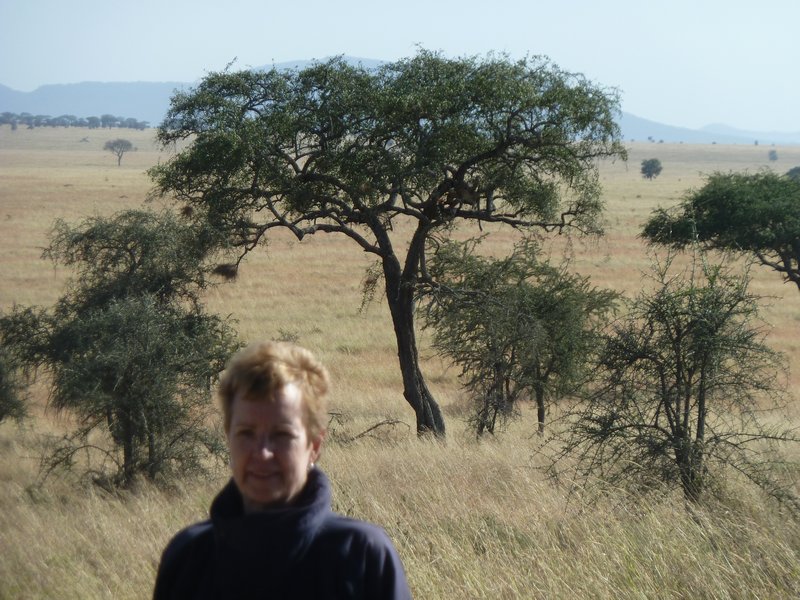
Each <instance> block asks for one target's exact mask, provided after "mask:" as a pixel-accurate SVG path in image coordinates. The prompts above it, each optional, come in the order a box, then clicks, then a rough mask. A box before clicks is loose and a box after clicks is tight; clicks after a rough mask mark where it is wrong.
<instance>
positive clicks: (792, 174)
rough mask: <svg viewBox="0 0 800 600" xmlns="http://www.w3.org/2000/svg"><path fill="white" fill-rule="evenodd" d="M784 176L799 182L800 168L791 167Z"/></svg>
mask: <svg viewBox="0 0 800 600" xmlns="http://www.w3.org/2000/svg"><path fill="white" fill-rule="evenodd" d="M786 176H787V177H788V178H789V179H794V180H795V181H800V167H792V168H791V169H789V170H788V171H786Z"/></svg>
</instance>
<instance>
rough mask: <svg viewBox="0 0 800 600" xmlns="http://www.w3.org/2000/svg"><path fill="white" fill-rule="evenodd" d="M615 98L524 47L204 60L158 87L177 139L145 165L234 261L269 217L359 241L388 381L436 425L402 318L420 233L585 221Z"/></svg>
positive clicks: (415, 279)
mask: <svg viewBox="0 0 800 600" xmlns="http://www.w3.org/2000/svg"><path fill="white" fill-rule="evenodd" d="M618 114H619V102H618V98H617V95H616V93H615V92H614V91H613V90H608V89H604V88H602V87H600V86H597V85H595V84H593V83H591V82H590V81H587V80H586V79H585V78H584V77H582V76H580V75H574V74H570V73H566V72H564V71H562V70H560V69H558V68H557V67H555V66H553V65H552V64H550V63H549V62H547V61H546V60H543V59H539V58H530V59H526V60H521V61H510V60H508V59H507V58H505V57H493V56H489V57H486V58H461V59H447V58H444V57H442V56H440V55H438V54H435V53H432V52H428V51H424V50H423V51H420V52H419V53H418V54H417V55H416V56H414V57H412V58H409V59H405V60H400V61H398V62H394V63H390V64H386V65H384V66H382V67H380V68H378V69H375V70H367V69H365V68H362V67H360V66H352V65H349V64H347V63H346V62H345V61H344V60H342V59H340V58H335V59H331V60H329V61H327V62H323V63H318V64H315V65H313V66H311V67H309V68H307V69H304V70H300V71H296V70H289V71H282V70H277V69H272V70H269V71H266V72H263V71H242V72H223V73H212V74H210V75H208V76H207V77H206V78H205V79H204V80H203V81H202V82H200V84H199V85H198V86H197V87H196V88H195V89H193V90H190V91H187V92H180V93H178V94H176V95H175V96H174V97H173V99H172V104H171V108H170V110H169V112H168V114H167V117H166V119H165V120H164V122H163V123H162V125H161V126H160V128H159V133H158V137H159V139H160V141H161V142H162V143H163V144H165V145H170V144H173V143H176V142H181V141H191V144H190V145H189V146H188V147H187V148H186V149H185V150H183V151H181V152H179V153H178V154H176V155H175V156H174V157H173V158H172V159H171V160H169V161H168V162H166V163H164V164H162V165H159V166H157V167H155V168H153V169H152V171H151V174H152V176H153V178H154V181H155V184H156V192H157V193H159V194H161V195H165V196H170V197H172V198H174V199H175V201H177V202H179V203H183V204H186V205H189V206H191V208H192V214H193V218H195V219H197V220H198V221H203V222H205V223H207V224H208V225H210V226H211V227H212V228H213V229H214V230H216V231H218V232H220V234H221V235H222V236H224V237H225V238H226V239H227V244H228V248H229V249H230V250H231V251H232V252H234V255H235V259H234V264H239V262H240V261H241V260H242V259H243V257H244V256H245V255H246V254H247V253H248V252H250V251H252V250H254V249H255V248H256V247H257V246H258V245H259V243H260V242H261V241H263V240H264V239H265V238H266V237H267V236H268V234H269V232H270V231H271V230H272V229H275V228H278V227H280V228H285V229H288V230H289V231H291V232H292V233H293V234H294V235H295V236H296V237H297V238H298V239H303V238H304V237H305V236H307V235H311V234H316V233H335V234H341V235H344V236H347V237H348V238H349V239H350V240H352V241H353V243H354V244H355V246H356V247H357V248H359V249H360V250H362V251H365V252H368V253H371V254H373V255H375V257H376V259H377V261H378V263H379V264H380V267H381V271H382V274H383V281H384V287H385V291H386V300H387V302H388V305H389V309H390V313H391V318H392V322H393V326H394V331H395V334H396V337H397V346H398V358H399V362H400V369H401V373H402V375H403V388H404V396H405V398H406V400H407V402H408V403H409V404H410V405H411V407H412V408H413V409H414V411H415V414H416V418H417V429H418V431H420V432H424V431H433V432H435V433H440V434H441V433H444V421H443V419H442V416H441V411H440V410H439V407H438V405H437V404H436V402H435V400H434V399H433V397H432V395H431V393H430V391H429V390H428V388H427V386H426V384H425V380H424V377H423V375H422V372H421V370H420V368H419V364H418V350H417V342H416V334H415V329H414V299H415V296H416V294H417V291H418V289H419V287H420V286H424V285H425V284H426V282H428V281H429V280H430V275H429V273H428V272H427V270H426V266H425V265H426V252H427V251H428V245H429V243H430V242H431V240H432V238H433V237H435V236H446V235H447V233H448V232H449V231H450V229H451V228H452V226H453V225H454V224H455V223H457V222H459V221H469V222H473V223H496V224H502V225H507V226H510V227H515V228H519V229H536V230H539V231H542V232H544V231H561V230H568V229H574V230H578V231H583V232H598V231H599V226H598V219H597V218H598V215H599V213H600V211H601V201H600V187H599V183H598V173H597V165H598V160H599V159H602V158H606V157H624V155H625V153H624V150H623V148H622V146H621V144H620V142H619V137H620V132H619V128H618V126H617V124H616V122H615V118H616V117H617V115H618ZM400 223H406V224H407V226H405V227H396V225H398V224H400ZM409 230H410V234H409V233H407V232H408V231H409Z"/></svg>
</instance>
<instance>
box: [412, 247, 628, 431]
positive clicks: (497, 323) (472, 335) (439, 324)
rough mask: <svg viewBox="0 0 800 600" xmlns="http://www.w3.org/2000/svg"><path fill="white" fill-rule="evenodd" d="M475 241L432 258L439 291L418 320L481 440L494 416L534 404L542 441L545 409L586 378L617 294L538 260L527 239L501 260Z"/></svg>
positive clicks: (432, 291) (433, 291) (505, 415)
mask: <svg viewBox="0 0 800 600" xmlns="http://www.w3.org/2000/svg"><path fill="white" fill-rule="evenodd" d="M475 243H476V242H475V241H469V242H466V243H457V242H449V243H447V244H445V245H444V246H442V247H441V248H439V249H438V251H437V252H436V254H435V255H434V256H433V257H432V259H431V265H430V270H431V272H432V273H433V274H435V275H436V281H437V285H436V286H434V287H432V288H431V289H430V291H429V292H428V293H427V294H426V295H425V300H426V301H427V305H426V310H425V311H424V313H423V315H424V318H425V321H426V323H427V325H428V326H429V327H432V328H433V330H434V336H433V345H434V347H435V348H436V349H437V350H439V351H440V352H442V353H443V354H445V355H446V356H448V357H449V358H450V359H451V360H452V361H453V363H454V364H456V365H457V366H458V367H460V369H461V377H462V381H463V382H464V386H465V388H466V389H467V391H468V393H469V394H470V396H471V397H472V399H473V401H474V407H475V411H474V414H473V416H472V418H471V423H472V425H473V426H474V428H475V431H476V433H477V435H478V436H481V435H483V434H484V433H485V432H488V433H494V431H495V426H496V425H497V424H498V423H497V421H498V418H499V419H500V420H501V422H500V424H503V422H504V421H505V420H506V419H508V418H509V417H510V416H512V415H514V414H515V410H516V406H517V404H518V403H519V402H520V401H524V400H533V401H534V402H535V403H536V411H537V422H538V430H539V433H540V434H542V433H544V429H545V417H546V411H547V404H548V402H550V401H554V400H557V399H559V398H561V397H563V396H564V395H566V394H570V393H574V392H575V391H576V390H578V389H580V387H581V386H582V385H583V384H584V382H585V379H586V377H587V375H589V373H588V372H587V368H588V365H589V356H590V355H591V354H592V352H593V351H594V350H595V349H596V347H597V345H598V341H599V327H600V325H601V324H602V323H603V321H604V318H605V316H606V315H607V314H608V313H609V311H610V310H612V308H613V303H614V300H615V298H616V294H614V293H613V292H610V291H605V290H598V289H596V288H592V287H591V286H590V285H589V281H588V279H587V278H584V277H581V276H579V275H575V274H571V273H569V272H568V271H567V269H566V265H562V266H560V267H553V266H551V265H550V264H549V263H548V262H547V261H542V260H540V259H539V258H538V255H539V248H538V245H537V244H535V243H532V242H531V241H527V242H524V243H522V244H519V245H518V246H517V247H516V248H515V249H514V251H513V252H512V254H511V255H509V256H508V257H506V258H503V259H493V258H486V257H480V256H476V255H475V254H474V252H473V247H474V244H475Z"/></svg>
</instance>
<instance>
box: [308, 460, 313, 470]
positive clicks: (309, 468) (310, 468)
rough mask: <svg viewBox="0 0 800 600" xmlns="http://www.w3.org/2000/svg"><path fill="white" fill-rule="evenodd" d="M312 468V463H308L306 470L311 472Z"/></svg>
mask: <svg viewBox="0 0 800 600" xmlns="http://www.w3.org/2000/svg"><path fill="white" fill-rule="evenodd" d="M313 468H314V463H313V462H311V463H308V470H309V471H311V470H312V469H313Z"/></svg>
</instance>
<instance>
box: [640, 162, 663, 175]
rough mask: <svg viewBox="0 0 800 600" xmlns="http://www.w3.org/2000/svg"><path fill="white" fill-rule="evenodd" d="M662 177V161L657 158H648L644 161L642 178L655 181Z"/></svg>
mask: <svg viewBox="0 0 800 600" xmlns="http://www.w3.org/2000/svg"><path fill="white" fill-rule="evenodd" d="M659 175H661V161H660V160H658V159H657V158H648V159H646V160H643V161H642V177H644V178H645V179H655V178H656V177H658V176H659Z"/></svg>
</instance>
